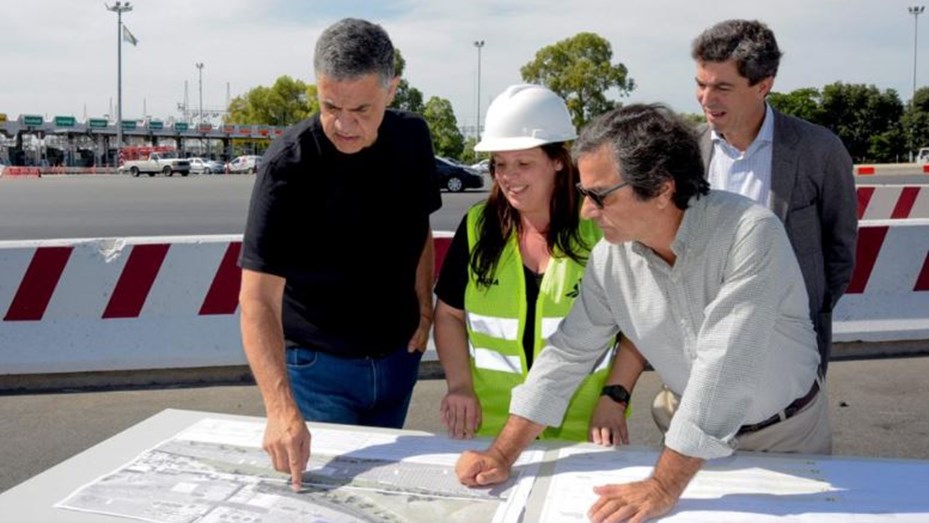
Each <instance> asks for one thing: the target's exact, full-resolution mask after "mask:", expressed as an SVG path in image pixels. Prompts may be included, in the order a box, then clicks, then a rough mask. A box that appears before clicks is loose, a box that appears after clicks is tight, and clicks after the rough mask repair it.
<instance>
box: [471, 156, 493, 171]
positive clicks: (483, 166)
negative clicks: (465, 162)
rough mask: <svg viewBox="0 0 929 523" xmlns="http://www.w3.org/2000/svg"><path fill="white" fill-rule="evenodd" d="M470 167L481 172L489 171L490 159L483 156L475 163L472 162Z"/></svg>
mask: <svg viewBox="0 0 929 523" xmlns="http://www.w3.org/2000/svg"><path fill="white" fill-rule="evenodd" d="M471 168H472V169H474V170H475V171H477V172H479V173H481V174H487V173H489V172H490V159H489V158H484V159H483V160H481V161H479V162H477V163H472V164H471Z"/></svg>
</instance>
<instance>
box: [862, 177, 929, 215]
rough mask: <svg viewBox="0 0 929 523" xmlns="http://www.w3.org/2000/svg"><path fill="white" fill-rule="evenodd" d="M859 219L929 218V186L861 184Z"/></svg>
mask: <svg viewBox="0 0 929 523" xmlns="http://www.w3.org/2000/svg"><path fill="white" fill-rule="evenodd" d="M856 191H857V193H858V219H859V220H897V219H905V218H929V186H924V185H859V186H858V187H856Z"/></svg>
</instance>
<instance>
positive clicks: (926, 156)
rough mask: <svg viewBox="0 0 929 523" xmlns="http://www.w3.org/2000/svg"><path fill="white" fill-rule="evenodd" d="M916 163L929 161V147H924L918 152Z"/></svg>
mask: <svg viewBox="0 0 929 523" xmlns="http://www.w3.org/2000/svg"><path fill="white" fill-rule="evenodd" d="M916 163H929V147H923V148H922V149H920V150H919V153H917V154H916Z"/></svg>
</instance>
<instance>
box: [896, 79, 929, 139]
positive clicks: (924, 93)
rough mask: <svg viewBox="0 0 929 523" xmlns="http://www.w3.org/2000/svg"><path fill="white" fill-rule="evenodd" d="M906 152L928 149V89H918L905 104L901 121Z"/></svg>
mask: <svg viewBox="0 0 929 523" xmlns="http://www.w3.org/2000/svg"><path fill="white" fill-rule="evenodd" d="M901 125H902V127H903V133H904V134H905V136H906V139H907V146H908V150H910V151H913V152H916V151H918V150H919V149H920V148H921V147H929V87H920V88H919V89H917V90H916V95H915V96H914V97H913V99H912V100H910V103H909V104H907V106H906V109H905V110H904V112H903V118H902V119H901Z"/></svg>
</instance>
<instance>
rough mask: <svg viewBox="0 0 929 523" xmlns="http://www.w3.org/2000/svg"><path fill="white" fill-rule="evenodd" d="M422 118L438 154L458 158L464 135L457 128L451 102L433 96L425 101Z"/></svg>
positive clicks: (462, 149) (461, 150)
mask: <svg viewBox="0 0 929 523" xmlns="http://www.w3.org/2000/svg"><path fill="white" fill-rule="evenodd" d="M423 118H424V119H425V120H426V124H427V125H428V126H429V132H430V133H431V134H432V147H433V149H435V153H436V154H437V155H439V156H447V157H449V158H458V157H460V156H461V153H462V152H463V151H464V137H463V136H461V131H459V130H458V120H457V119H456V118H455V111H454V110H452V103H451V102H449V101H448V100H446V99H445V98H439V97H436V96H433V97H431V98H429V101H427V102H426V106H425V109H424V110H423Z"/></svg>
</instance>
